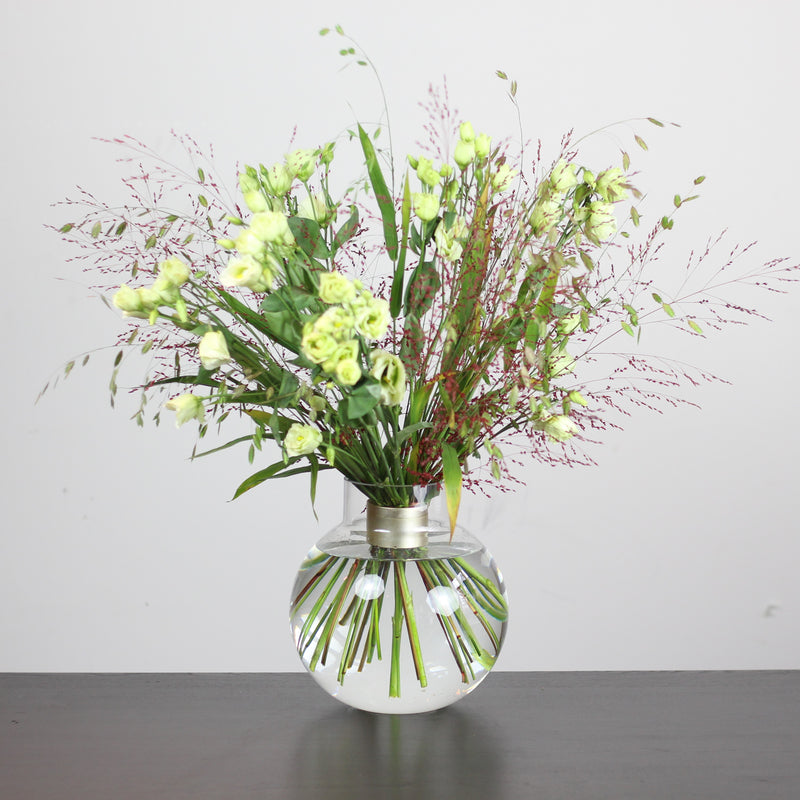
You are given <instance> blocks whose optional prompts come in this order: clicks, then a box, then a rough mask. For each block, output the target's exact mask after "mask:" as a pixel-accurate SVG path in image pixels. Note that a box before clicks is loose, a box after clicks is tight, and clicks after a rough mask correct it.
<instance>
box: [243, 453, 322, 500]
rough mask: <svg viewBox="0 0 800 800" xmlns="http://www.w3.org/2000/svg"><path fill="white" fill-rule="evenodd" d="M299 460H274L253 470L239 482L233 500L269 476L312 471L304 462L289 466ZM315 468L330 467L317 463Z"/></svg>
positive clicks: (277, 476)
mask: <svg viewBox="0 0 800 800" xmlns="http://www.w3.org/2000/svg"><path fill="white" fill-rule="evenodd" d="M299 460H300V458H290V459H289V461H288V463H284V462H283V461H276V462H275V463H274V464H271V465H270V466H268V467H267V468H266V469H261V470H259V471H258V472H254V473H253V474H252V475H251V476H250V477H249V478H246V479H245V480H244V481H242V483H240V484H239V487H238V488H237V489H236V492H235V493H234V495H233V498H232V499H233V500H235V499H236V498H237V497H241V496H242V495H243V494H244V493H245V492H249V491H250V490H251V489H253V488H254V487H256V486H258V485H259V484H261V483H264V481H268V480H270V478H288V477H289V476H291V475H302V474H303V473H304V472H311V471H312V467H311V465H310V464H306V465H305V466H302V467H294V468H291V467H292V465H293V464H296V463H297V462H298V461H299ZM317 469H318V470H323V469H330V467H327V466H325V465H324V464H323V465H317Z"/></svg>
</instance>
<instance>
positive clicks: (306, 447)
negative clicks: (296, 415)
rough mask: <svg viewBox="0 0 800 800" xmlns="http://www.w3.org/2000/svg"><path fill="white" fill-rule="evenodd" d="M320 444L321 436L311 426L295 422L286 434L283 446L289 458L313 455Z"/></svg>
mask: <svg viewBox="0 0 800 800" xmlns="http://www.w3.org/2000/svg"><path fill="white" fill-rule="evenodd" d="M321 444H322V434H321V433H320V431H319V430H318V429H317V428H315V427H314V426H313V425H301V424H300V423H299V422H295V423H293V424H292V426H291V427H290V428H289V430H288V432H287V433H286V438H285V439H284V440H283V446H284V447H285V448H286V455H287V456H289V458H295V457H296V456H305V455H308V454H309V453H313V452H314V451H315V450H316V449H317V448H318V447H319V446H320V445H321Z"/></svg>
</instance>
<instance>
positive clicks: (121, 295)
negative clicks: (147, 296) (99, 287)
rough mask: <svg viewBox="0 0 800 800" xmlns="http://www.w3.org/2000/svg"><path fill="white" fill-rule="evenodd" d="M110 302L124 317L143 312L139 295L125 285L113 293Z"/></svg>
mask: <svg viewBox="0 0 800 800" xmlns="http://www.w3.org/2000/svg"><path fill="white" fill-rule="evenodd" d="M111 302H112V303H113V304H114V305H115V306H116V307H117V308H118V309H119V310H120V311H122V312H123V314H124V315H125V316H128V315H129V314H135V313H136V312H137V311H143V310H144V307H143V305H142V299H141V297H139V293H138V292H137V291H136V289H131V287H130V286H128V285H127V284H125V283H123V284H122V286H120V287H119V289H117V291H116V292H114V296H113V297H112V298H111Z"/></svg>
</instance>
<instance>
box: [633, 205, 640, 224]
mask: <svg viewBox="0 0 800 800" xmlns="http://www.w3.org/2000/svg"><path fill="white" fill-rule="evenodd" d="M631 219H632V220H633V224H634V225H638V224H639V219H640V217H639V212H638V211H637V210H636V209H635V208H634V207H633V206H631Z"/></svg>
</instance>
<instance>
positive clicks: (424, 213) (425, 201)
mask: <svg viewBox="0 0 800 800" xmlns="http://www.w3.org/2000/svg"><path fill="white" fill-rule="evenodd" d="M411 202H412V203H413V204H414V213H415V214H416V215H417V216H418V217H419V218H420V219H421V220H422V221H423V222H430V221H431V220H432V219H436V217H437V216H438V214H439V198H438V197H436V195H434V194H429V193H428V192H412V194H411Z"/></svg>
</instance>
